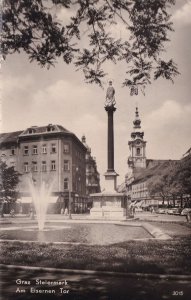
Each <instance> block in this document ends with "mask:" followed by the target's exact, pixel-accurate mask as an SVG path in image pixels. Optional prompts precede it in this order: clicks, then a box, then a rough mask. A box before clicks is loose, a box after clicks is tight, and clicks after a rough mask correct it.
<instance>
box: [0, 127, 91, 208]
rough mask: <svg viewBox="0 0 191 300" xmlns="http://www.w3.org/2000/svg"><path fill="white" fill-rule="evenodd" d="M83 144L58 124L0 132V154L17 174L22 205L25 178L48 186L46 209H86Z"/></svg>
mask: <svg viewBox="0 0 191 300" xmlns="http://www.w3.org/2000/svg"><path fill="white" fill-rule="evenodd" d="M86 152H87V149H86V147H85V145H84V144H83V143H82V142H81V141H80V140H79V139H78V138H77V137H76V136H75V134H74V133H72V132H70V131H68V130H67V129H65V128H64V127H62V126H60V125H52V124H49V125H47V126H42V127H37V126H32V127H30V128H27V129H26V130H24V131H16V132H9V133H3V134H1V135H0V157H1V159H2V160H4V161H5V162H6V163H7V165H8V166H13V167H14V168H15V170H17V171H18V172H19V173H20V174H21V175H22V176H21V182H20V184H19V191H20V200H21V202H22V203H23V207H26V209H25V210H27V209H28V206H27V205H25V204H27V202H30V201H31V198H30V193H29V186H28V181H29V180H32V181H33V182H34V185H35V186H37V187H38V186H39V185H40V184H41V183H42V182H45V183H46V184H47V185H48V186H50V185H52V198H51V199H52V205H50V211H51V212H55V213H59V212H60V211H61V209H62V208H64V209H65V208H68V207H69V199H70V203H71V210H72V212H76V211H78V212H85V211H86V210H87V192H86Z"/></svg>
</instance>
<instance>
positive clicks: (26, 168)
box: [24, 162, 29, 173]
mask: <svg viewBox="0 0 191 300" xmlns="http://www.w3.org/2000/svg"><path fill="white" fill-rule="evenodd" d="M24 172H25V173H28V172H29V164H28V162H25V163H24Z"/></svg>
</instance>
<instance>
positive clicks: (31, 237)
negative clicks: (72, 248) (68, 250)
mask: <svg viewBox="0 0 191 300" xmlns="http://www.w3.org/2000/svg"><path fill="white" fill-rule="evenodd" d="M0 238H1V239H2V240H21V241H36V242H50V243H54V242H64V243H65V242H68V243H85V244H100V245H107V244H114V243H120V242H124V241H127V240H139V239H150V238H153V237H152V236H151V235H150V234H149V233H148V231H146V230H145V229H144V228H143V227H140V226H118V225H115V224H100V223H97V224H79V223H64V224H63V223H59V222H58V223H56V224H55V223H54V226H53V225H52V224H51V223H46V226H45V229H44V230H42V231H39V230H38V229H37V226H30V225H29V224H28V225H25V228H23V225H22V226H18V227H11V226H6V228H3V227H2V228H1V231H0Z"/></svg>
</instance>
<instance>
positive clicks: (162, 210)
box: [157, 208, 167, 214]
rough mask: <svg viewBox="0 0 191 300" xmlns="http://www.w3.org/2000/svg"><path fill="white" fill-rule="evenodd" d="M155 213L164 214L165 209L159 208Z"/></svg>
mask: <svg viewBox="0 0 191 300" xmlns="http://www.w3.org/2000/svg"><path fill="white" fill-rule="evenodd" d="M157 212H158V214H166V213H167V209H166V208H159V209H158V211H157Z"/></svg>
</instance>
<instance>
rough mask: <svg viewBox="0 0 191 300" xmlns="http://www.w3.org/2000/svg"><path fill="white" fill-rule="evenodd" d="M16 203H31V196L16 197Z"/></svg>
mask: <svg viewBox="0 0 191 300" xmlns="http://www.w3.org/2000/svg"><path fill="white" fill-rule="evenodd" d="M17 202H18V203H32V197H22V198H20V199H18V201H17Z"/></svg>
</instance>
